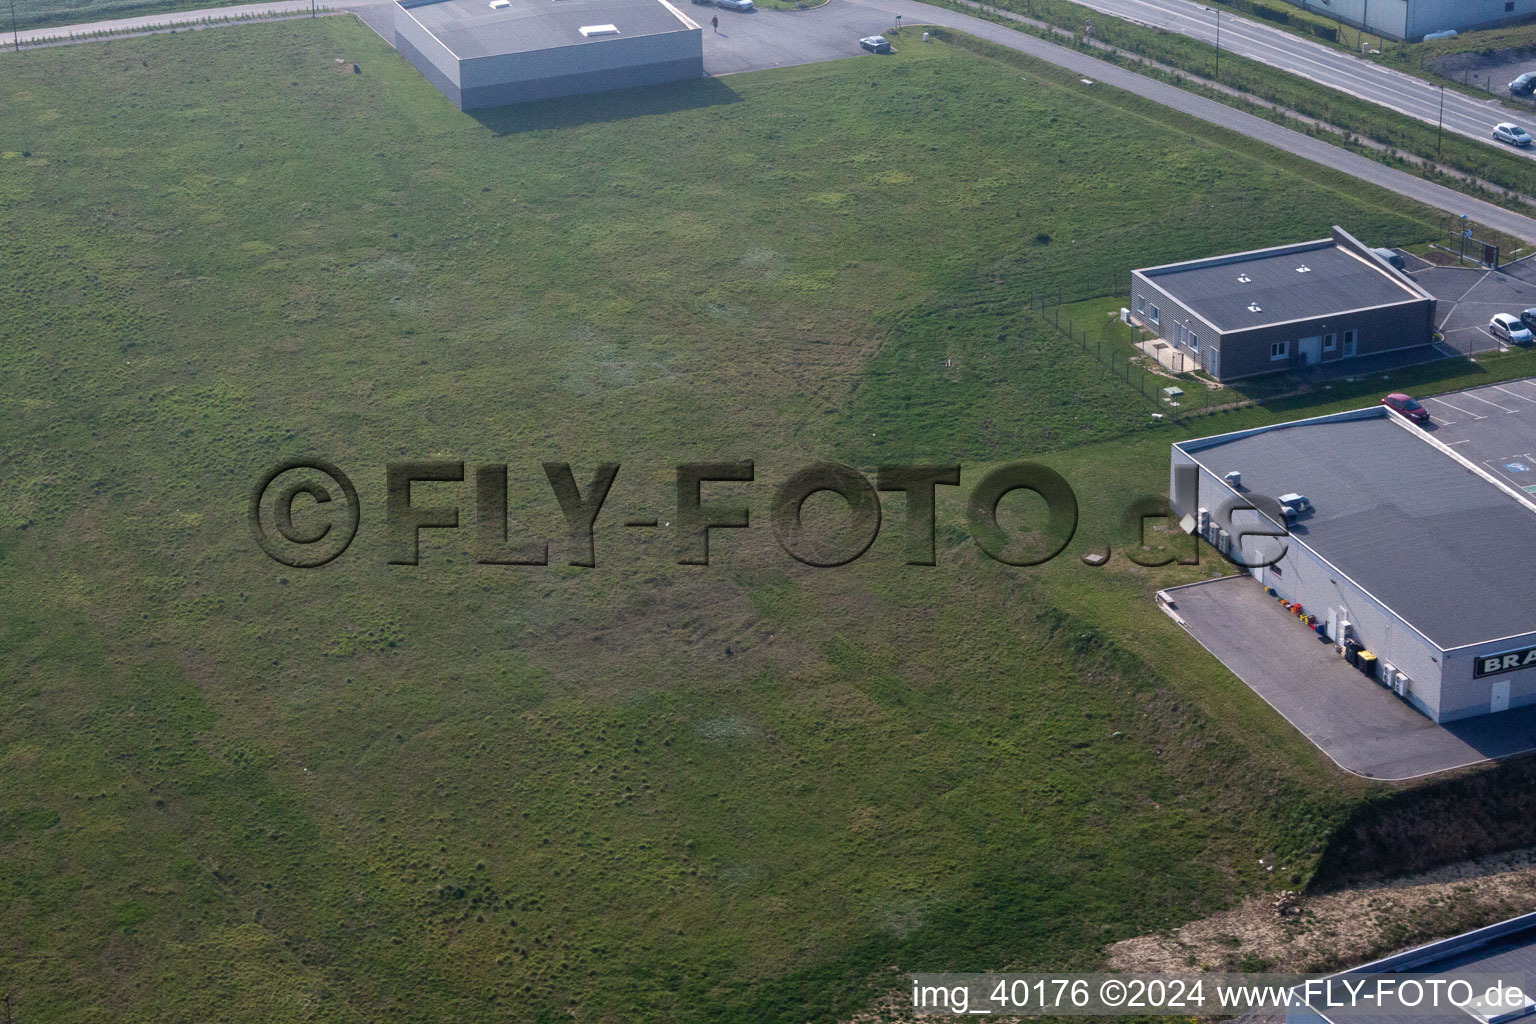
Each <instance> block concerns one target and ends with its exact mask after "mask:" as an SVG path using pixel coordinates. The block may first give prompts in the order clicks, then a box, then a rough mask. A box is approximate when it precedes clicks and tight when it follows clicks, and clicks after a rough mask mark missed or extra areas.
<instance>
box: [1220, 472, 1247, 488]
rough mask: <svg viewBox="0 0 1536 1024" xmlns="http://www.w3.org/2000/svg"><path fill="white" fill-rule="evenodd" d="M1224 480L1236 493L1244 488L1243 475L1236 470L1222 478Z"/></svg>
mask: <svg viewBox="0 0 1536 1024" xmlns="http://www.w3.org/2000/svg"><path fill="white" fill-rule="evenodd" d="M1222 479H1223V480H1225V481H1226V482H1227V486H1228V487H1230V488H1232V489H1233V490H1234V491H1236V490H1240V489H1241V488H1242V486H1243V474H1242V473H1241V472H1239V471H1238V470H1235V469H1234V470H1233V471H1232V472H1230V473H1228V474H1227V475H1226V476H1224V477H1222Z"/></svg>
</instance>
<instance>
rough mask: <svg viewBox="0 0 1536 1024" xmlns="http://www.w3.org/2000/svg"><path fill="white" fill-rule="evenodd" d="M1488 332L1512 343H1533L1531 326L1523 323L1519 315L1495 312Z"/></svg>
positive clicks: (1489, 322) (1489, 323)
mask: <svg viewBox="0 0 1536 1024" xmlns="http://www.w3.org/2000/svg"><path fill="white" fill-rule="evenodd" d="M1488 333H1489V334H1491V335H1493V336H1494V337H1495V338H1498V339H1499V340H1500V341H1507V342H1509V343H1510V344H1512V345H1529V344H1530V343H1531V330H1530V328H1529V327H1526V326H1525V324H1523V323H1521V322H1520V318H1519V317H1517V316H1510V315H1509V314H1508V313H1495V314H1494V317H1493V319H1492V320H1490V321H1488Z"/></svg>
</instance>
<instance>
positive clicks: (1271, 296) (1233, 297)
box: [1138, 239, 1426, 331]
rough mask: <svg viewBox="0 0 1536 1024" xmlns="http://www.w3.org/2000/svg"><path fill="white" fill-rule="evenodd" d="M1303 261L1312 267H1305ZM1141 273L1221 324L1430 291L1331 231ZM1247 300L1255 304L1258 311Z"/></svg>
mask: <svg viewBox="0 0 1536 1024" xmlns="http://www.w3.org/2000/svg"><path fill="white" fill-rule="evenodd" d="M1301 267H1306V268H1308V269H1307V270H1306V271H1304V272H1303V271H1302V270H1300V268H1301ZM1138 273H1140V274H1142V275H1143V276H1144V277H1146V278H1147V279H1148V280H1150V281H1151V282H1152V283H1153V284H1155V285H1157V286H1158V287H1159V288H1161V289H1163V290H1164V291H1166V292H1167V293H1168V294H1169V295H1171V296H1173V297H1174V298H1175V299H1177V300H1178V301H1179V302H1182V303H1183V304H1184V305H1185V306H1187V307H1189V308H1190V309H1191V310H1193V311H1194V312H1195V313H1196V314H1198V315H1199V316H1201V317H1202V318H1204V319H1205V320H1206V321H1208V322H1209V323H1211V324H1213V325H1214V326H1215V327H1217V328H1218V329H1219V330H1221V331H1243V330H1248V329H1250V328H1254V327H1265V326H1269V325H1271V324H1283V323H1289V322H1290V321H1292V320H1309V319H1313V318H1319V317H1327V316H1333V315H1336V314H1339V313H1344V312H1348V311H1349V310H1354V309H1368V308H1370V307H1373V306H1385V305H1389V304H1393V303H1402V302H1422V301H1425V299H1426V296H1425V295H1424V294H1423V293H1422V292H1419V291H1416V290H1415V289H1414V287H1413V286H1412V285H1411V284H1410V283H1409V282H1407V281H1405V280H1403V279H1400V278H1399V277H1398V276H1397V275H1396V274H1395V273H1393V272H1392V271H1391V270H1390V269H1388V268H1387V267H1384V266H1382V265H1380V264H1379V263H1378V262H1376V261H1374V260H1372V259H1371V258H1369V257H1366V256H1363V255H1361V254H1358V253H1354V252H1351V251H1349V250H1348V249H1346V248H1345V247H1343V246H1341V245H1338V244H1337V243H1335V242H1334V241H1333V240H1332V239H1322V240H1320V241H1316V242H1307V243H1303V244H1301V245H1289V246H1282V247H1280V248H1276V249H1260V250H1257V251H1255V252H1248V253H1237V254H1234V255H1231V256H1218V257H1213V258H1211V259H1204V260H1192V261H1190V262H1187V263H1171V264H1168V265H1167V266H1162V267H1149V268H1147V269H1144V270H1140V271H1138ZM1243 278H1247V280H1246V281H1245V280H1242V279H1243ZM1250 306H1258V312H1254V311H1253V310H1252V309H1251V308H1250Z"/></svg>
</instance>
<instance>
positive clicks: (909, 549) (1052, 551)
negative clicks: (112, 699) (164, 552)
mask: <svg viewBox="0 0 1536 1024" xmlns="http://www.w3.org/2000/svg"><path fill="white" fill-rule="evenodd" d="M542 469H543V474H544V477H545V479H546V480H547V481H548V485H549V496H550V497H551V498H552V499H553V506H554V507H556V508H558V510H559V512H560V514H561V516H562V517H563V519H564V521H565V529H564V531H560V532H558V533H557V534H556V535H555V536H548V537H546V536H520V535H517V534H516V533H515V532H514V531H513V530H512V529H511V527H510V524H509V520H508V466H507V465H505V464H495V463H491V464H480V465H466V463H464V462H462V461H448V460H412V461H402V462H391V463H387V464H386V466H385V468H384V473H383V474H382V476H383V480H382V484H383V486H382V488H381V491H382V494H377V496H376V497H371V500H370V508H371V509H372V508H373V507H374V504H375V502H377V505H378V506H381V511H382V513H383V531H384V548H385V550H386V552H387V556H386V560H387V562H388V564H390V565H405V566H414V565H418V564H420V562H421V538H422V534H423V533H424V532H426V531H458V530H464V531H467V532H469V534H470V536H469V537H468V538H467V539H468V540H469V541H470V544H469V547H470V552H471V555H472V558H473V560H474V562H475V563H476V564H478V565H485V566H546V565H549V564H550V547H551V542H552V541H559V542H560V543H561V544H562V545H563V546H562V548H561V550H562V552H563V553H564V555H565V564H569V565H575V566H585V567H588V568H592V567H595V566H596V565H597V564H598V550H597V540H596V529H597V527H598V525H599V522H600V520H601V521H602V522H603V523H604V524H608V523H609V522H610V520H611V521H612V522H613V523H616V524H617V525H619V526H622V527H623V528H625V529H631V530H664V531H666V532H668V533H670V535H671V540H672V543H673V548H674V554H675V558H676V561H677V562H678V563H679V564H682V565H708V564H709V562H710V538H711V535H712V534H714V532H715V531H718V530H733V529H746V528H748V527H750V526H751V525H752V522H753V520H752V514H751V508H750V501H749V498H750V494H749V491H750V488H751V486H752V485H753V484H754V483H756V482H757V479H758V477H757V470H756V466H755V465H754V463H753V462H752V461H751V460H741V461H719V462H686V463H682V464H679V465H677V466H676V467H675V469H676V473H675V494H674V495H672V496H671V497H672V500H673V502H674V503H675V511H674V513H673V514H672V515H671V516H669V517H667V518H665V520H663V519H660V518H657V517H655V516H648V517H624V516H623V515H622V514H621V513H615V512H609V513H608V516H609V518H607V519H605V518H603V517H604V513H605V510H606V509H608V508H609V505H608V499H609V493H610V491H611V490H612V488H613V484H614V481H615V480H616V479H617V478H618V477H619V474H620V465H619V464H618V463H614V462H606V463H600V464H598V465H597V466H596V467H595V468H594V469H593V470H592V471H591V474H590V476H589V477H587V479H586V481H585V482H584V483H583V482H581V481H580V480H578V478H577V475H576V472H575V470H573V469H572V467H571V465H570V463H565V462H545V463H542ZM964 476H965V480H964V483H962V472H961V467H960V466H958V465H928V464H901V465H884V466H880V467H878V468H877V469H876V470H875V471H874V472H873V474H871V475H867V474H865V473H863V472H860V471H859V470H857V469H854V468H853V467H851V466H846V465H842V464H840V463H833V462H818V463H814V464H812V465H809V466H806V467H805V468H803V469H801V470H799V471H797V472H794V473H791V474H789V475H788V476H787V477H785V478H784V479H783V480H781V481H778V482H777V483H776V484H775V485H774V487H773V491H772V501H771V503H770V505H769V508H768V516H767V518H768V521H769V525H770V527H771V529H772V531H773V535H774V538H775V539H776V540H777V542H778V545H779V546H780V547H781V548H782V549H783V551H784V552H785V553H786V554H787V555H789V556H790V557H791V558H793V559H795V560H796V561H798V562H800V563H802V564H804V565H809V566H815V567H818V568H830V567H834V566H841V565H847V564H848V563H850V562H852V561H854V560H855V559H857V558H859V557H860V556H862V555H863V554H864V553H865V552H866V551H868V550H869V548H870V546H871V545H872V544H874V542H875V538H876V537H877V536H878V535H879V533H880V529H881V525H882V521H883V518H884V510H883V509H882V498H881V495H882V494H884V495H887V496H888V497H887V498H886V499H885V500H886V501H890V500H891V497H892V496H896V495H899V496H900V497H899V498H898V499H897V501H898V502H899V504H900V506H901V509H902V513H903V520H904V522H903V526H902V532H903V536H902V551H903V557H904V560H905V563H906V564H907V565H913V566H932V565H936V564H937V559H936V533H937V505H938V496H939V493H940V492H939V488H941V487H944V488H965V487H968V490H966V491H965V495H964V497H965V505H966V521H967V526H968V532H969V534H970V536H971V538H973V539H974V540H975V542H976V543H977V544H978V545H979V546H980V547H981V549H982V550H983V551H984V552H986V554H987V555H988V556H989V557H991V558H993V559H995V560H997V561H999V562H1002V563H1004V564H1007V565H1014V566H1033V565H1040V564H1042V563H1044V562H1048V561H1050V560H1051V559H1053V558H1055V557H1057V556H1058V555H1060V554H1061V553H1062V551H1063V550H1065V549H1066V547H1067V545H1068V544H1069V543H1071V541H1072V538H1073V536H1074V535H1075V534H1076V532H1077V528H1078V501H1077V495H1076V494H1075V492H1074V491H1073V489H1072V487H1071V485H1070V484H1069V483H1068V482H1067V481H1066V479H1065V478H1063V477H1062V476H1061V474H1059V473H1057V472H1056V471H1055V470H1053V469H1050V468H1049V467H1047V466H1043V465H1041V464H1039V463H1035V462H1009V463H1005V464H1003V465H999V466H993V467H989V468H987V469H985V470H984V471H979V472H967V473H965V474H964ZM972 478H974V482H972ZM418 485H425V486H426V489H427V490H426V493H429V494H430V497H425V498H423V497H422V493H423V492H422V491H418V490H415V488H416V487H417V486H418ZM706 488H707V489H708V493H707V497H706ZM1018 491H1025V492H1030V493H1032V494H1034V495H1036V496H1037V497H1038V498H1039V499H1040V500H1042V501H1043V502H1044V508H1045V515H1044V517H1043V520H1044V521H1043V523H1038V524H1033V523H1032V525H1031V526H1030V527H1029V528H1027V529H1016V530H1013V531H1009V530H1005V529H1004V528H1003V527H1002V526H1001V525H1000V524H999V516H998V506H999V504H1000V503H1001V502H1002V501H1003V499H1004V498H1005V497H1007V496H1008V495H1010V494H1013V493H1014V492H1018ZM823 492H827V493H830V494H833V495H836V496H837V498H839V499H841V502H840V504H839V505H838V506H837V508H838V512H837V514H836V520H837V522H836V525H835V527H834V528H832V529H817V528H812V527H811V526H810V525H808V523H807V521H806V516H805V515H804V512H805V509H806V504H807V501H808V499H810V498H811V497H812V496H813V495H818V494H822V493H823ZM1036 504H1037V505H1038V502H1037V503H1036ZM372 514H373V513H372V512H371V513H370V520H371V519H372ZM248 517H249V522H250V527H251V533H252V536H253V537H254V539H255V541H256V544H257V545H258V547H260V549H261V550H262V551H264V552H266V554H267V555H268V556H269V557H271V558H272V559H273V560H274V561H277V562H280V563H281V564H283V565H286V566H291V567H294V568H317V567H319V566H323V565H326V564H328V563H330V562H332V561H334V560H335V559H336V558H338V557H340V555H341V554H342V553H343V552H345V551H346V550H347V548H348V547H349V546H350V545H351V544H352V542H353V540H354V539H355V538H356V536H357V534H358V532H359V527H360V526H361V524H362V520H363V518H364V516H363V501H362V497H361V496H360V493H359V491H358V488H357V487H356V485H355V484H354V483H353V481H352V479H351V478H350V477H349V476H348V475H347V474H346V473H345V472H344V471H342V469H341V468H340V467H338V466H336V465H335V464H333V463H331V462H327V461H324V460H320V459H295V460H292V461H289V462H284V463H281V464H279V465H277V466H274V467H272V468H271V469H269V470H267V471H266V472H265V473H263V474H262V475H261V476H260V478H259V479H258V480H257V483H256V486H255V487H254V488H253V490H252V492H251V494H250V500H249V511H248ZM1005 518H1007V517H1005ZM1031 518H1032V520H1038V519H1040V518H1041V517H1039V516H1038V515H1037V516H1033V517H1031ZM1159 520H1161V521H1164V522H1165V524H1166V526H1167V529H1166V531H1165V532H1166V533H1168V534H1169V535H1170V536H1171V537H1172V538H1173V540H1174V541H1175V542H1178V546H1180V547H1181V548H1182V550H1181V551H1180V552H1179V553H1168V552H1166V551H1162V552H1159V551H1156V550H1154V549H1153V548H1151V547H1149V546H1148V537H1150V536H1151V531H1152V529H1153V527H1151V526H1149V523H1155V522H1157V521H1159ZM1114 525H1118V526H1119V527H1120V529H1121V535H1122V536H1123V537H1124V538H1125V541H1124V543H1123V547H1124V554H1125V556H1126V557H1127V558H1129V559H1130V560H1131V561H1133V562H1135V563H1136V564H1137V565H1143V566H1150V567H1155V566H1162V565H1167V564H1169V563H1171V562H1174V561H1178V562H1180V563H1181V564H1186V565H1193V564H1198V561H1199V558H1198V551H1197V549H1196V545H1195V542H1194V541H1193V540H1191V539H1188V538H1182V539H1181V538H1180V534H1183V533H1188V532H1190V531H1189V529H1188V526H1187V524H1183V525H1181V524H1179V522H1178V519H1177V517H1176V516H1174V515H1173V513H1172V512H1171V511H1170V509H1169V507H1168V501H1167V499H1166V497H1158V496H1146V497H1141V498H1138V499H1136V500H1134V501H1132V502H1130V503H1129V505H1128V507H1127V508H1125V510H1124V511H1123V513H1122V515H1121V516H1120V517H1119V523H1118V524H1114ZM1249 532H1250V533H1251V532H1252V531H1249ZM1110 554H1111V552H1110V551H1109V549H1108V548H1104V547H1101V548H1099V549H1098V550H1097V551H1094V552H1090V553H1088V554H1085V555H1084V556H1083V561H1084V562H1085V563H1086V564H1088V565H1092V566H1098V565H1103V564H1105V563H1106V562H1107V561H1108V560H1109V557H1110Z"/></svg>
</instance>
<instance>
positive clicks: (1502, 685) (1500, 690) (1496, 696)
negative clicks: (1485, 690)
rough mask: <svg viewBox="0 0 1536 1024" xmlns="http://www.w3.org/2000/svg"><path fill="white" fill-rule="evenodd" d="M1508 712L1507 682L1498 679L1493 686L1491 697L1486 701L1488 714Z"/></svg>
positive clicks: (1506, 680)
mask: <svg viewBox="0 0 1536 1024" xmlns="http://www.w3.org/2000/svg"><path fill="white" fill-rule="evenodd" d="M1508 710H1509V680H1508V679H1500V680H1499V681H1498V682H1496V683H1494V684H1493V695H1492V696H1491V697H1490V698H1489V700H1488V712H1489V714H1492V713H1494V712H1496V711H1508Z"/></svg>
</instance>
